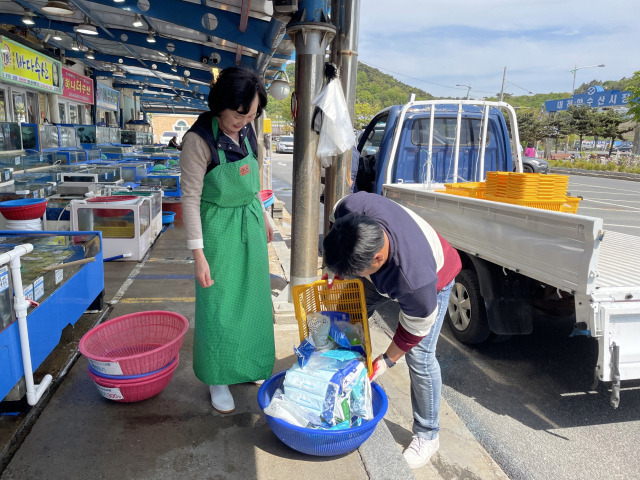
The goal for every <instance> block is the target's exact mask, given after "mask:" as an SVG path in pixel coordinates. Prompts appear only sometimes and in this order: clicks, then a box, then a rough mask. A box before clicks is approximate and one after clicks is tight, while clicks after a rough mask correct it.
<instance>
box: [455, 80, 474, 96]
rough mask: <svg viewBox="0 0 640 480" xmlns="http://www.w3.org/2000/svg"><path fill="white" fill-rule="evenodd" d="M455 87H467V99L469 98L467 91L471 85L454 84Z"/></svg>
mask: <svg viewBox="0 0 640 480" xmlns="http://www.w3.org/2000/svg"><path fill="white" fill-rule="evenodd" d="M456 87H467V100H469V92H470V91H471V85H463V84H460V83H457V84H456Z"/></svg>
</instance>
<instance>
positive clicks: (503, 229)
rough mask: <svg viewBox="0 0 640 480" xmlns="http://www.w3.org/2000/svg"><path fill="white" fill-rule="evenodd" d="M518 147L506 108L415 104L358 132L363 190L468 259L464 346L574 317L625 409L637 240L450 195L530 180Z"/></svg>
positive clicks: (461, 312)
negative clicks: (494, 179) (495, 181)
mask: <svg viewBox="0 0 640 480" xmlns="http://www.w3.org/2000/svg"><path fill="white" fill-rule="evenodd" d="M502 112H506V114H507V117H508V119H509V121H508V123H507V121H506V120H505V116H504V115H503V113H502ZM518 143H519V138H518V128H517V118H516V115H515V111H514V109H513V108H512V107H511V106H510V105H508V104H506V103H502V102H474V101H470V100H457V101H444V100H431V101H421V102H415V101H410V102H409V103H408V104H406V105H403V106H394V107H389V108H387V109H385V110H383V111H381V112H380V113H379V114H378V115H376V116H375V117H374V119H373V120H372V122H371V123H370V124H369V125H368V126H367V128H366V129H365V131H364V133H363V134H362V135H361V138H360V142H359V145H358V149H359V151H360V153H361V157H360V164H359V168H358V174H357V177H356V185H357V187H358V189H359V190H366V191H370V192H375V193H378V194H382V195H385V196H386V197H388V198H390V199H391V200H393V201H395V202H396V203H398V204H400V205H402V206H404V207H405V208H407V209H409V210H411V211H413V212H414V213H415V214H417V215H419V216H420V217H422V218H424V219H425V220H426V221H427V222H429V224H430V225H431V226H432V227H433V228H434V229H435V230H436V231H438V233H440V234H441V235H442V236H443V237H444V238H446V239H447V240H448V241H449V243H450V244H451V245H452V246H453V247H454V248H455V249H456V250H457V251H458V253H459V254H460V258H461V260H462V271H461V272H460V274H459V275H458V276H457V277H456V280H455V285H454V287H453V289H452V293H451V297H450V300H449V305H448V310H447V315H446V317H445V318H446V321H447V323H448V324H449V326H450V328H451V332H452V333H453V335H454V336H455V337H456V338H457V339H458V340H459V341H460V342H462V343H466V344H479V343H484V342H487V341H495V340H498V339H506V338H508V337H509V336H511V335H517V334H528V333H531V332H532V330H533V325H534V318H535V317H536V316H535V315H534V312H535V311H542V312H544V313H545V314H546V315H550V316H552V317H557V318H558V319H564V320H569V321H570V320H571V319H572V318H573V319H575V332H577V334H580V335H588V336H590V337H592V338H593V339H594V341H596V342H597V344H598V360H597V362H596V364H595V368H594V370H595V372H594V373H595V378H596V379H598V380H600V381H603V382H612V388H611V404H612V405H613V406H617V405H618V402H619V398H620V382H621V381H624V380H631V379H639V378H640V362H638V360H637V359H638V358H640V347H638V345H640V302H638V301H637V299H638V298H640V280H638V278H637V271H638V270H639V269H640V237H635V236H630V235H623V234H620V233H617V232H610V231H606V232H605V230H604V227H603V221H602V219H600V218H595V217H587V216H583V215H577V214H573V213H566V212H564V211H551V210H543V209H539V208H532V207H531V206H522V205H515V204H510V203H502V202H494V201H490V200H485V199H481V198H473V197H466V196H458V195H451V194H447V193H443V190H444V188H443V185H442V184H443V183H459V182H467V181H470V182H481V181H483V180H485V178H486V173H487V172H490V171H505V172H512V171H514V169H515V170H516V171H518V172H522V171H523V165H522V161H521V155H520V152H519V149H518V148H517V145H518ZM605 233H606V235H605ZM622 258H624V262H619V261H618V259H622ZM629 266H631V268H629Z"/></svg>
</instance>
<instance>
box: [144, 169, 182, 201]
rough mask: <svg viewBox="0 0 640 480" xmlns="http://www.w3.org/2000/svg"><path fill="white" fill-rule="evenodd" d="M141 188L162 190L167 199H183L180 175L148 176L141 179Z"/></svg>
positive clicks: (150, 174)
mask: <svg viewBox="0 0 640 480" xmlns="http://www.w3.org/2000/svg"><path fill="white" fill-rule="evenodd" d="M140 186H143V187H157V188H160V189H161V190H162V191H163V192H164V194H165V195H166V196H167V197H181V196H182V191H181V189H180V174H179V173H178V174H176V175H165V174H164V173H163V174H162V175H154V174H152V173H149V174H147V175H146V176H145V177H142V178H141V179H140Z"/></svg>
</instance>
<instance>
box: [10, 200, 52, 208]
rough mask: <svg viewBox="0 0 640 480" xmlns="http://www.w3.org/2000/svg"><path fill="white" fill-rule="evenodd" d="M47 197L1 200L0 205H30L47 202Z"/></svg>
mask: <svg viewBox="0 0 640 480" xmlns="http://www.w3.org/2000/svg"><path fill="white" fill-rule="evenodd" d="M46 201H47V199H46V198H21V199H18V200H7V201H5V202H0V207H29V206H31V205H37V204H39V203H43V202H46Z"/></svg>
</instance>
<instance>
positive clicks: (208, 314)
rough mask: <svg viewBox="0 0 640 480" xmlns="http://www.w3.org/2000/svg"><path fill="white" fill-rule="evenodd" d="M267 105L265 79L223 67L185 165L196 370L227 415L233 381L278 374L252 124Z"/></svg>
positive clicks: (267, 236)
mask: <svg viewBox="0 0 640 480" xmlns="http://www.w3.org/2000/svg"><path fill="white" fill-rule="evenodd" d="M266 103H267V96H266V90H265V88H264V85H263V83H262V81H261V80H260V78H259V77H258V75H257V74H256V73H255V72H254V71H252V70H249V69H246V68H243V67H229V68H227V69H225V70H223V71H222V72H221V73H220V75H219V76H218V78H217V80H216V81H215V83H214V84H213V85H212V87H211V90H210V93H209V108H210V110H211V111H210V112H207V113H204V114H202V115H200V116H199V117H198V119H197V120H196V122H195V123H194V125H193V127H191V129H190V130H189V131H188V132H187V134H186V135H185V137H184V141H183V147H182V153H181V155H180V166H181V171H182V178H181V180H182V190H183V196H182V207H183V218H184V221H185V226H186V229H187V246H188V247H189V248H190V249H191V250H192V252H193V257H194V259H195V277H196V321H195V332H194V344H193V370H194V372H195V374H196V376H197V377H198V378H199V379H200V380H201V381H203V382H204V383H205V384H207V385H209V390H210V393H211V403H212V405H213V407H214V408H215V409H216V410H217V411H219V412H221V413H230V412H232V411H233V410H234V408H235V405H234V402H233V396H232V395H231V392H230V390H229V385H233V384H238V383H244V382H251V381H258V380H262V379H265V378H268V377H270V376H271V373H272V371H273V364H274V361H275V347H274V337H273V312H272V304H271V285H270V276H269V258H268V253H267V243H268V242H270V241H271V239H272V237H273V229H272V227H271V224H270V223H269V222H268V220H267V217H266V215H267V214H266V211H265V210H264V207H263V206H262V202H261V200H260V199H259V189H260V176H259V169H258V162H257V160H256V154H255V153H256V151H257V141H256V136H255V133H254V131H253V128H252V126H251V123H250V122H252V121H253V120H254V119H255V118H256V117H257V116H259V115H260V114H261V113H262V110H263V108H264V107H265V105H266Z"/></svg>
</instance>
